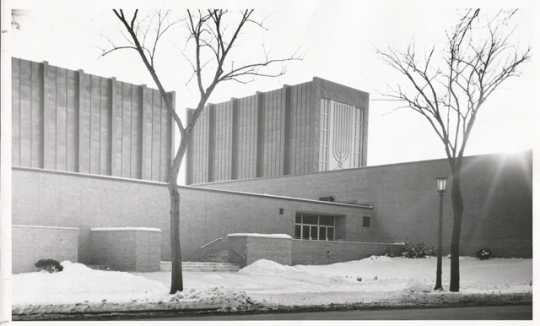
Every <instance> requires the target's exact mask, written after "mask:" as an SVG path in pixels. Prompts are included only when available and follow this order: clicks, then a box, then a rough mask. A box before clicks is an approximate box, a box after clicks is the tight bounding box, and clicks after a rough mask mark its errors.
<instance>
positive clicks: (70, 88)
mask: <svg viewBox="0 0 540 326" xmlns="http://www.w3.org/2000/svg"><path fill="white" fill-rule="evenodd" d="M75 74H76V73H75V72H74V71H72V70H66V134H65V139H66V168H65V169H66V171H76V161H77V159H76V155H77V143H76V142H77V124H78V122H77V93H76V91H77V90H76V85H77V83H76V78H75Z"/></svg>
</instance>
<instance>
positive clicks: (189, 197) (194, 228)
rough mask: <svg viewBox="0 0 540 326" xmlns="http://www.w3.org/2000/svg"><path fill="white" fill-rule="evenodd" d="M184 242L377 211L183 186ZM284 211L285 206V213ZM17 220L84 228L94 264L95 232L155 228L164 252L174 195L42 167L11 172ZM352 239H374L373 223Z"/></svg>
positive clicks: (82, 252) (161, 188) (153, 186)
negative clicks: (299, 218)
mask: <svg viewBox="0 0 540 326" xmlns="http://www.w3.org/2000/svg"><path fill="white" fill-rule="evenodd" d="M180 192H181V208H180V212H181V220H180V226H181V230H180V231H181V232H180V236H181V244H182V250H183V254H184V257H189V256H190V255H191V254H192V253H193V252H194V251H195V250H196V249H198V248H199V247H200V246H201V245H203V244H205V243H208V242H210V241H212V240H214V239H216V238H218V237H223V236H224V235H226V234H229V233H237V232H242V233H285V234H290V235H293V234H294V219H295V214H296V212H318V213H320V214H329V215H332V214H337V215H340V216H347V220H349V219H350V222H347V223H357V221H358V220H360V219H361V218H362V216H363V215H366V214H367V215H371V216H374V214H375V212H374V210H372V209H367V208H358V207H353V206H339V205H333V204H332V203H324V202H323V203H317V202H309V201H308V202H305V201H301V200H295V199H283V198H274V197H272V196H264V195H248V194H241V193H238V194H235V193H227V192H219V191H217V192H216V191H210V190H205V189H196V188H195V189H190V188H181V189H180ZM280 208H282V209H283V212H282V213H281V210H280ZM13 221H14V223H17V224H43V225H49V226H71V227H78V228H80V244H79V257H80V259H81V261H83V262H88V261H90V260H91V258H90V257H91V252H90V228H92V227H123V226H130V227H153V228H159V229H161V230H162V241H161V255H162V258H163V259H164V260H167V259H168V258H169V255H170V247H169V197H168V191H167V187H166V185H165V184H164V183H158V182H150V181H140V180H132V179H120V178H112V177H104V176H89V175H83V174H71V173H63V172H52V171H44V170H33V169H21V168H16V169H14V170H13ZM346 236H350V237H354V238H351V239H350V240H362V241H377V240H376V239H378V238H380V235H379V229H378V227H377V225H376V224H374V226H373V227H372V228H369V229H364V230H362V231H361V232H360V233H354V232H353V233H349V234H348V235H346Z"/></svg>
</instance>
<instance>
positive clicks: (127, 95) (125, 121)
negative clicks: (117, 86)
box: [121, 83, 133, 178]
mask: <svg viewBox="0 0 540 326" xmlns="http://www.w3.org/2000/svg"><path fill="white" fill-rule="evenodd" d="M132 93H133V87H132V86H131V85H130V84H127V83H122V97H121V98H122V115H121V121H122V128H121V130H122V146H121V151H122V169H121V171H122V172H121V176H122V177H126V178H129V177H130V175H131V150H130V149H131V137H130V136H131V108H132V101H131V99H132Z"/></svg>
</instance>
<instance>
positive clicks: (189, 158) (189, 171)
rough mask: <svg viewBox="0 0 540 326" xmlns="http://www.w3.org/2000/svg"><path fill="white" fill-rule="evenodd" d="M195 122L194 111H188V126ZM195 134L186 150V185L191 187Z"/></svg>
mask: <svg viewBox="0 0 540 326" xmlns="http://www.w3.org/2000/svg"><path fill="white" fill-rule="evenodd" d="M192 120H193V110H192V109H186V121H187V123H186V125H189V124H190V123H191V121H192ZM193 139H194V137H193V134H191V137H190V138H189V144H188V148H187V150H186V157H185V158H184V159H185V160H186V184H187V185H190V184H192V183H193Z"/></svg>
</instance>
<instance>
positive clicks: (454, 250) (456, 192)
mask: <svg viewBox="0 0 540 326" xmlns="http://www.w3.org/2000/svg"><path fill="white" fill-rule="evenodd" d="M451 176H452V178H451V179H452V193H451V199H452V209H453V214H454V225H453V228H452V239H451V243H450V256H451V258H450V291H451V292H458V291H459V241H460V236H461V222H462V218H463V196H462V193H461V160H459V162H457V164H455V165H454V166H453V167H452V168H451Z"/></svg>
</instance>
